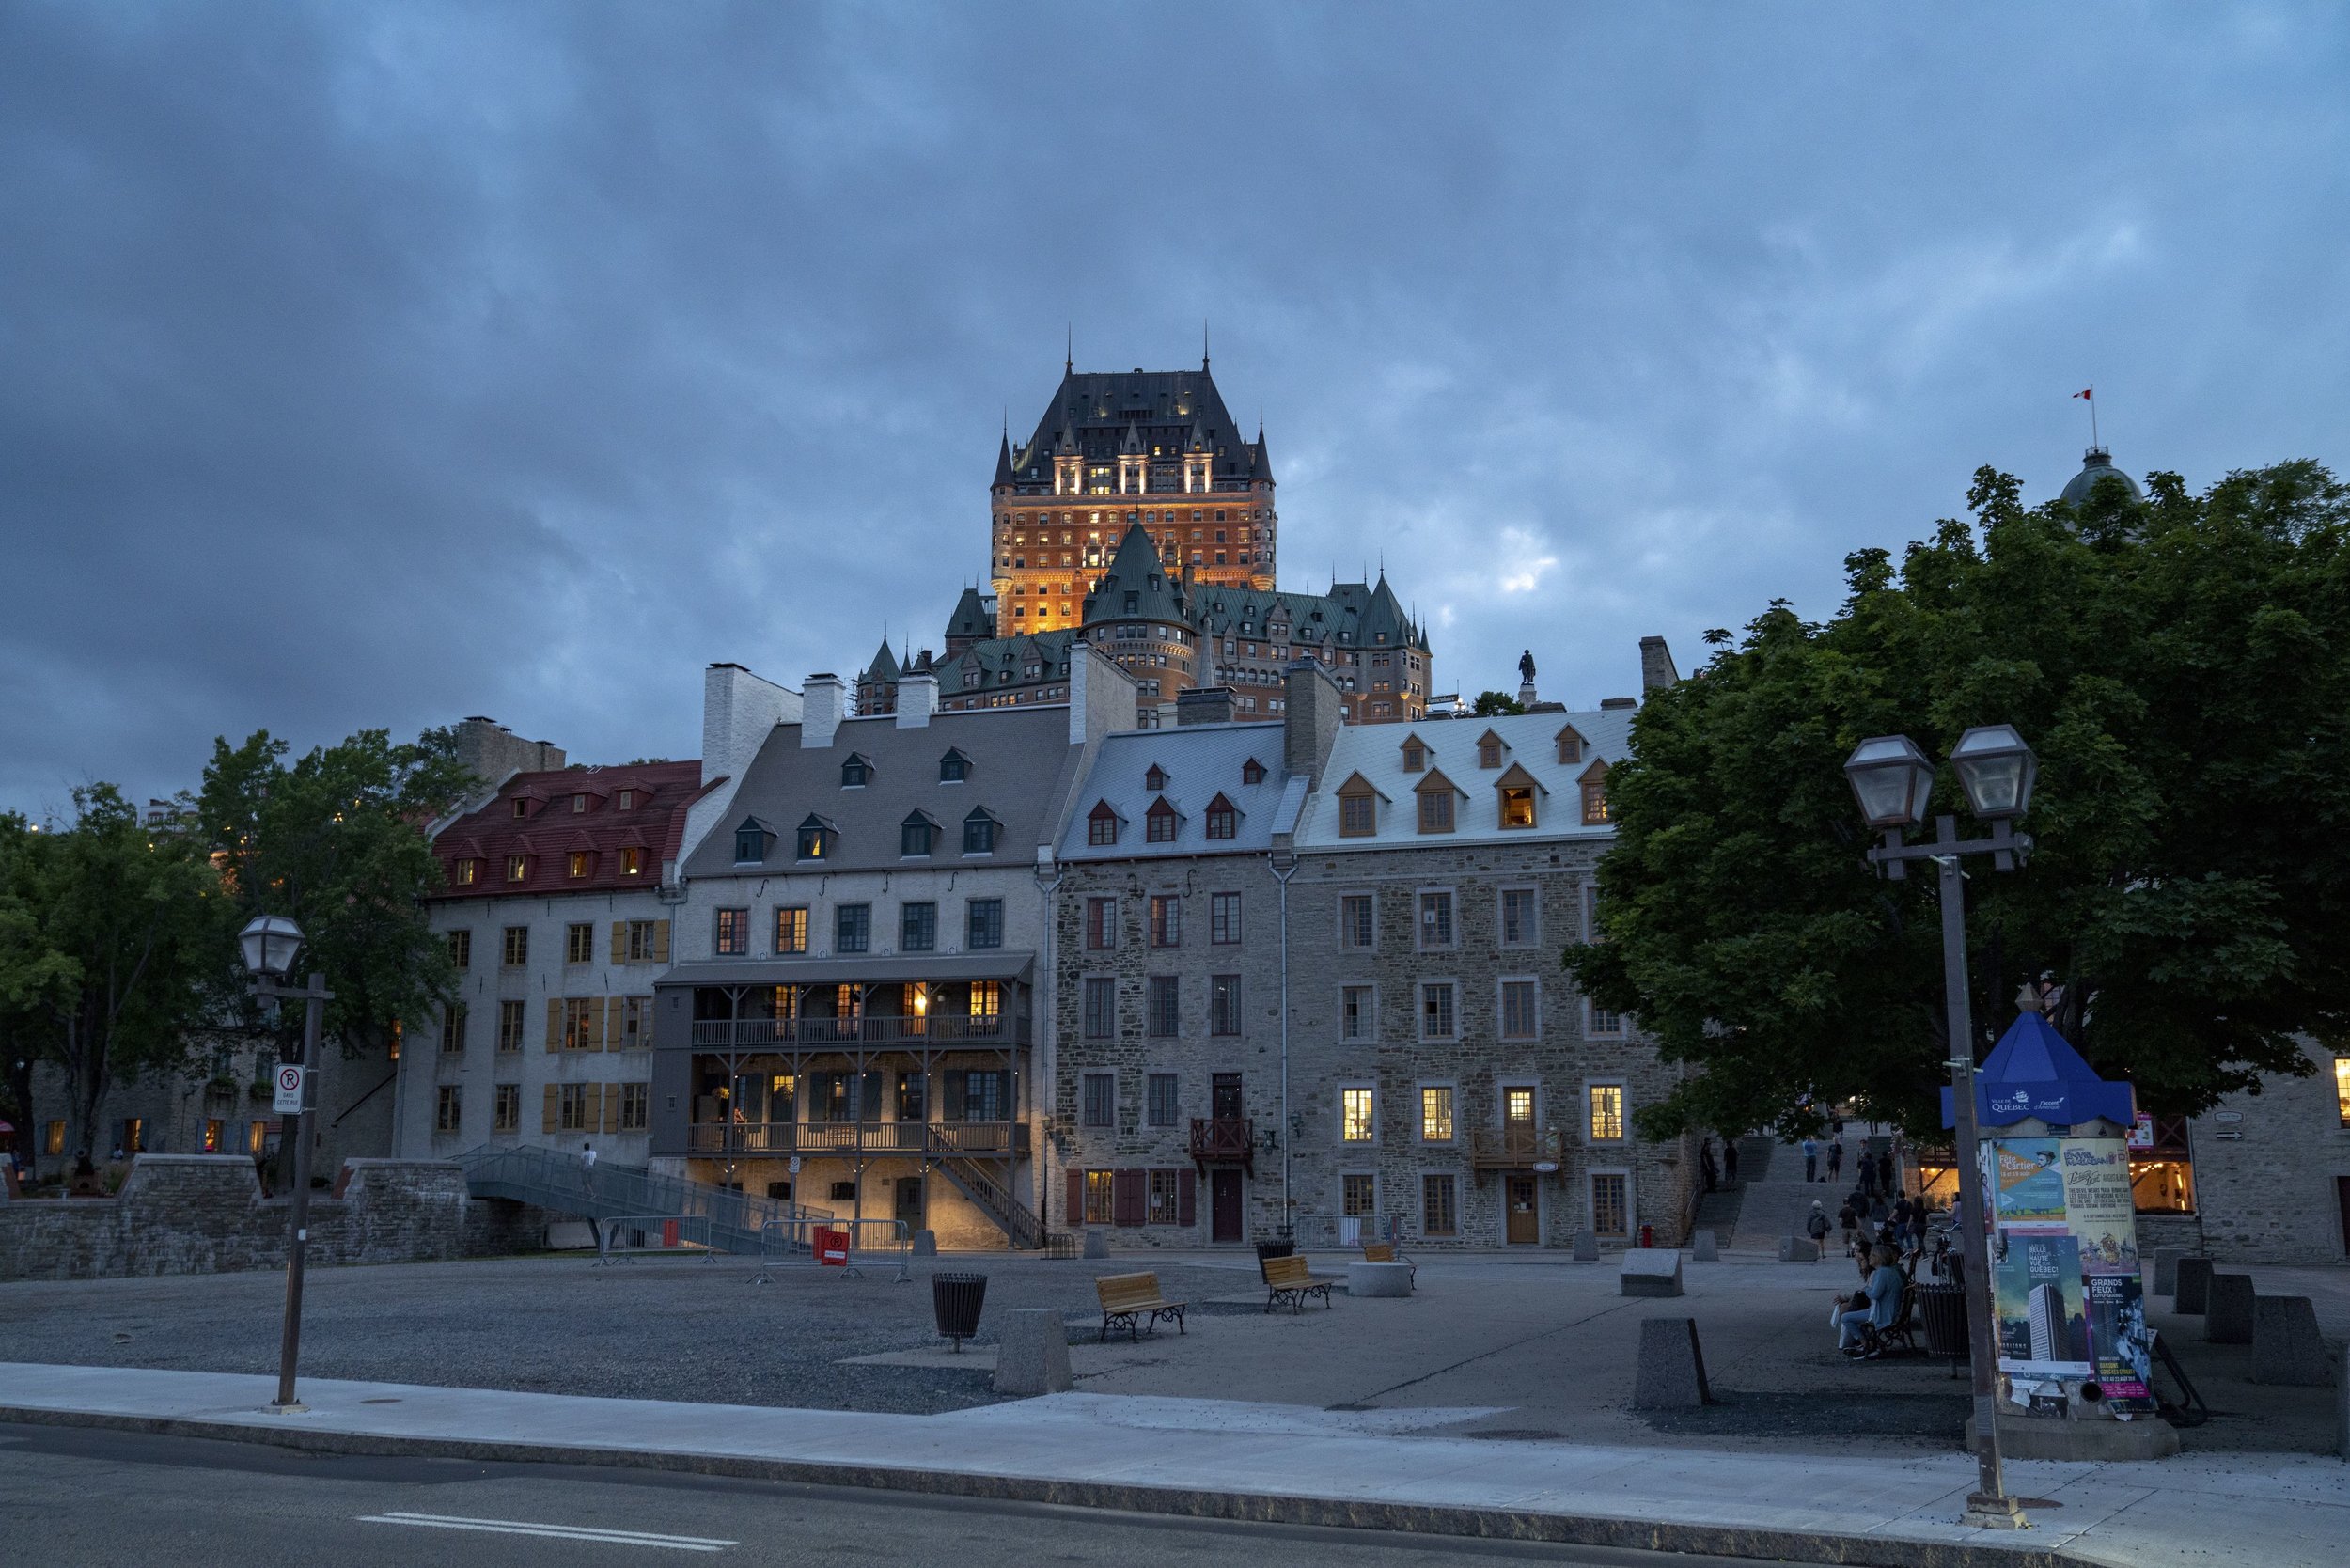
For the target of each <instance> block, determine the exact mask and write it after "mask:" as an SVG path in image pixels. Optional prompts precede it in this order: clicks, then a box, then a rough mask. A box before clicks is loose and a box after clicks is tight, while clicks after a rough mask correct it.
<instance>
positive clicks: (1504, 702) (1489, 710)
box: [1469, 692, 1526, 718]
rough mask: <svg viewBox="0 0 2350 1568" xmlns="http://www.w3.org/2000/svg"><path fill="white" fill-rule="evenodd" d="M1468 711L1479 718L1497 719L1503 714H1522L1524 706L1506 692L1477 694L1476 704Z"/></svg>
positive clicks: (1524, 710)
mask: <svg viewBox="0 0 2350 1568" xmlns="http://www.w3.org/2000/svg"><path fill="white" fill-rule="evenodd" d="M1469 711H1470V712H1471V713H1475V714H1476V715H1477V716H1478V717H1479V718H1499V717H1500V716H1501V715H1502V714H1504V713H1524V712H1526V704H1525V703H1523V702H1520V701H1519V700H1518V699H1517V698H1514V697H1512V696H1511V695H1510V694H1509V693H1508V692H1479V693H1478V694H1477V703H1476V705H1475V706H1474V707H1473V708H1471V709H1470V710H1469Z"/></svg>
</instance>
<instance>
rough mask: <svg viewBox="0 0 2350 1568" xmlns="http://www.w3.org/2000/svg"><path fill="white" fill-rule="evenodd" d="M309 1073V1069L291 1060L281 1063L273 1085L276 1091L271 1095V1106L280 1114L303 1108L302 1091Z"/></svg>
mask: <svg viewBox="0 0 2350 1568" xmlns="http://www.w3.org/2000/svg"><path fill="white" fill-rule="evenodd" d="M309 1075H310V1070H309V1069H308V1068H306V1067H297V1066H295V1065H294V1064H293V1063H291V1062H287V1063H285V1064H283V1065H281V1066H280V1067H279V1068H278V1069H277V1077H276V1079H275V1080H274V1086H273V1087H274V1089H275V1090H276V1093H275V1095H274V1097H273V1100H272V1104H271V1108H272V1109H274V1110H275V1111H276V1112H277V1113H278V1114H279V1115H280V1116H284V1115H287V1114H289V1113H290V1112H294V1111H299V1110H301V1109H302V1108H303V1105H302V1091H303V1089H304V1087H305V1080H306V1079H307V1078H308V1077H309Z"/></svg>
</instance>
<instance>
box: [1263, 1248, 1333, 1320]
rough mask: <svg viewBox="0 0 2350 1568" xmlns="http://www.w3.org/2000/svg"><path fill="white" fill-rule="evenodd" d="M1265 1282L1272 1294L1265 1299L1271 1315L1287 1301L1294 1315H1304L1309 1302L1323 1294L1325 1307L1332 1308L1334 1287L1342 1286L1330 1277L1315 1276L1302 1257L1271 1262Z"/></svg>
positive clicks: (1267, 1260)
mask: <svg viewBox="0 0 2350 1568" xmlns="http://www.w3.org/2000/svg"><path fill="white" fill-rule="evenodd" d="M1264 1282H1265V1287H1266V1289H1267V1291H1268V1293H1269V1294H1267V1295H1266V1296H1265V1298H1264V1309H1265V1310H1266V1311H1268V1312H1270V1311H1272V1310H1273V1309H1274V1308H1275V1307H1277V1306H1278V1305H1280V1304H1281V1303H1282V1302H1283V1301H1287V1302H1288V1303H1289V1304H1290V1310H1291V1311H1293V1312H1302V1311H1304V1310H1305V1309H1306V1298H1307V1297H1308V1296H1309V1295H1314V1294H1320V1295H1321V1297H1322V1304H1323V1305H1324V1307H1327V1306H1329V1305H1330V1287H1331V1286H1333V1285H1335V1284H1337V1283H1338V1281H1337V1280H1336V1279H1333V1278H1328V1277H1327V1276H1324V1275H1320V1274H1316V1273H1314V1272H1313V1271H1312V1270H1310V1269H1309V1268H1308V1267H1307V1266H1306V1260H1305V1259H1303V1258H1298V1257H1289V1258H1267V1259H1266V1260H1265V1261H1264Z"/></svg>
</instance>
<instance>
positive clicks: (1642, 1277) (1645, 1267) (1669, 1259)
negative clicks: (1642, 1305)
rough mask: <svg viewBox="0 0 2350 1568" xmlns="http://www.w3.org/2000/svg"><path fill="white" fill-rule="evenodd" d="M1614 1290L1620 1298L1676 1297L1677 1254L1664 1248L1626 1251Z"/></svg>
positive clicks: (1679, 1282) (1679, 1266)
mask: <svg viewBox="0 0 2350 1568" xmlns="http://www.w3.org/2000/svg"><path fill="white" fill-rule="evenodd" d="M1616 1289H1617V1290H1618V1291H1619V1292H1620V1293H1621V1294H1624V1295H1679V1294H1681V1253H1680V1250H1679V1249H1678V1248H1675V1247H1629V1248H1626V1249H1625V1251H1624V1255H1623V1272H1622V1274H1621V1275H1619V1276H1618V1277H1617V1279H1616Z"/></svg>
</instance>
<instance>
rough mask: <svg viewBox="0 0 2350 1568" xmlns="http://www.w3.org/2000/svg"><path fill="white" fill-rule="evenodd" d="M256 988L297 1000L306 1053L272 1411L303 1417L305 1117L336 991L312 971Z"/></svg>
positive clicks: (290, 1122) (286, 1130) (294, 1116)
mask: <svg viewBox="0 0 2350 1568" xmlns="http://www.w3.org/2000/svg"><path fill="white" fill-rule="evenodd" d="M254 989H255V990H256V991H257V992H258V993H259V994H260V995H261V996H270V997H274V998H277V999H280V1000H285V1001H292V1000H296V999H299V1000H300V1001H301V1002H302V1004H303V1008H302V1054H301V1055H300V1056H299V1057H297V1058H295V1065H297V1066H299V1067H300V1068H301V1069H302V1105H303V1108H302V1109H301V1110H298V1111H289V1112H288V1113H287V1114H286V1116H285V1117H284V1119H283V1121H282V1124H281V1134H280V1146H281V1147H282V1146H283V1140H284V1139H285V1138H291V1139H293V1152H294V1157H293V1207H292V1212H291V1213H290V1215H289V1216H288V1218H287V1222H286V1225H287V1231H288V1232H289V1233H288V1235H287V1238H286V1322H285V1326H284V1328H283V1329H282V1330H281V1331H280V1333H279V1336H278V1343H277V1398H276V1399H275V1400H274V1401H272V1402H271V1404H270V1408H271V1409H273V1410H274V1411H276V1412H277V1413H279V1414H280V1415H296V1414H299V1413H300V1412H301V1411H302V1409H303V1405H302V1403H301V1402H300V1401H298V1400H297V1399H295V1398H294V1368H295V1365H296V1364H297V1363H298V1362H299V1361H300V1360H301V1358H302V1278H303V1262H304V1254H305V1251H306V1250H307V1248H308V1245H309V1241H310V1129H309V1127H308V1125H307V1124H306V1118H307V1117H308V1116H310V1115H313V1114H315V1112H316V1107H317V1105H318V1086H317V1084H316V1082H315V1081H314V1080H313V1079H312V1078H311V1076H310V1074H311V1072H312V1070H313V1069H314V1068H315V1067H316V1066H317V1064H318V1059H319V1037H320V1035H321V1034H322V1033H323V1032H324V1030H325V1027H326V1004H327V1003H328V1002H329V1001H330V1000H332V999H333V998H334V995H335V994H334V993H333V992H331V991H329V990H327V989H326V977H325V976H324V975H321V974H318V973H315V972H313V973H312V975H311V976H310V983H309V984H308V985H307V986H306V987H305V988H304V989H302V990H300V991H296V990H294V989H292V988H291V987H290V986H279V985H273V984H271V983H270V982H269V981H268V980H262V981H260V982H259V983H258V984H257V985H256V986H255V987H254Z"/></svg>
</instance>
